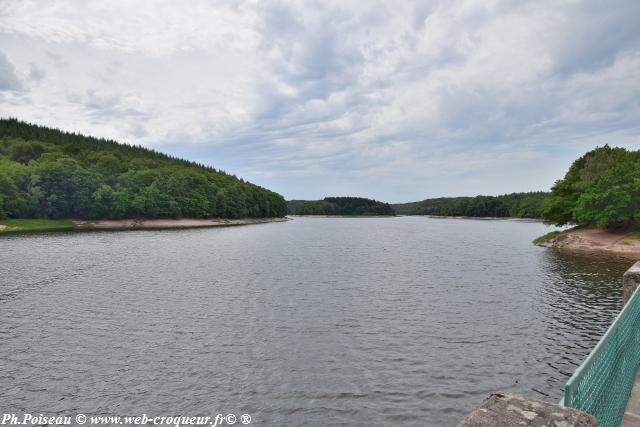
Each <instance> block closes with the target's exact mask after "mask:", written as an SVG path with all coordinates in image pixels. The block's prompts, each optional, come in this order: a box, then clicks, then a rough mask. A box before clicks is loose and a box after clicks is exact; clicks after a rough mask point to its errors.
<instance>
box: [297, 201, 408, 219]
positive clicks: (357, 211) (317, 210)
mask: <svg viewBox="0 0 640 427" xmlns="http://www.w3.org/2000/svg"><path fill="white" fill-rule="evenodd" d="M287 213H289V214H290V215H395V212H394V211H393V208H392V207H391V205H389V204H388V203H383V202H379V201H377V200H371V199H365V198H362V197H325V198H324V199H322V200H290V201H288V202H287Z"/></svg>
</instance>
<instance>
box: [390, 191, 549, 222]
mask: <svg viewBox="0 0 640 427" xmlns="http://www.w3.org/2000/svg"><path fill="white" fill-rule="evenodd" d="M548 196H549V193H545V192H531V193H512V194H505V195H502V196H476V197H441V198H437V199H426V200H423V201H421V202H412V203H399V204H395V205H393V209H394V210H395V211H396V213H397V214H399V215H435V216H467V217H497V218H506V217H512V218H540V217H541V216H542V205H543V202H544V200H545V199H546V198H547V197H548Z"/></svg>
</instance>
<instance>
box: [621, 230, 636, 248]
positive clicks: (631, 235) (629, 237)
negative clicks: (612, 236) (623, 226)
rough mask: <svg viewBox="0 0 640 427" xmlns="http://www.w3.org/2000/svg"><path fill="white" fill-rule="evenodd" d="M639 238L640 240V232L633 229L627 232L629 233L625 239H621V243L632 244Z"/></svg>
mask: <svg viewBox="0 0 640 427" xmlns="http://www.w3.org/2000/svg"><path fill="white" fill-rule="evenodd" d="M638 240H640V232H638V231H632V232H630V233H627V235H626V236H624V239H622V240H620V242H619V243H620V244H622V245H632V244H634V243H635V242H636V241H638Z"/></svg>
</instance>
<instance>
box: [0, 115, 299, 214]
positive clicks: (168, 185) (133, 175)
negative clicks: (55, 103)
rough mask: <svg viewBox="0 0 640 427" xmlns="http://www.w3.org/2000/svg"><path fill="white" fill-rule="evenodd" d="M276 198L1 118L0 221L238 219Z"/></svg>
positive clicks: (118, 147)
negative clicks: (32, 219) (51, 219)
mask: <svg viewBox="0 0 640 427" xmlns="http://www.w3.org/2000/svg"><path fill="white" fill-rule="evenodd" d="M286 210H287V206H286V202H285V201H284V199H283V198H282V196H280V195H279V194H276V193H274V192H272V191H269V190H267V189H264V188H261V187H258V186H256V185H253V184H250V183H248V182H245V181H243V180H242V179H238V178H236V177H235V176H232V175H228V174H226V173H224V172H222V171H220V170H216V169H214V168H212V167H208V166H204V165H201V164H197V163H194V162H189V161H186V160H181V159H178V158H175V157H171V156H168V155H166V154H162V153H159V152H156V151H153V150H149V149H145V148H143V147H141V146H131V145H126V144H120V143H117V142H115V141H111V140H105V139H97V138H92V137H88V136H83V135H78V134H75V133H68V132H62V131H60V130H57V129H51V128H47V127H43V126H37V125H32V124H28V123H24V122H21V121H18V120H16V119H0V218H3V217H4V218H6V217H8V218H84V219H95V218H113V219H117V218H179V217H190V218H212V217H221V218H241V217H273V216H282V215H285V214H286Z"/></svg>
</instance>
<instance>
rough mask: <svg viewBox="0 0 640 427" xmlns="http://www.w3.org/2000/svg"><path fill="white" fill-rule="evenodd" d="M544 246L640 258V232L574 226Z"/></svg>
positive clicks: (543, 244) (546, 242)
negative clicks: (618, 231)
mask: <svg viewBox="0 0 640 427" xmlns="http://www.w3.org/2000/svg"><path fill="white" fill-rule="evenodd" d="M542 246H546V247H550V248H559V249H564V250H570V251H575V252H584V253H592V254H612V255H619V256H624V257H629V258H635V259H640V233H638V232H623V233H614V232H610V231H607V230H599V229H593V228H574V229H571V230H567V231H564V232H562V233H561V234H559V235H558V236H556V237H553V238H551V239H549V240H547V241H545V242H543V243H542Z"/></svg>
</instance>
